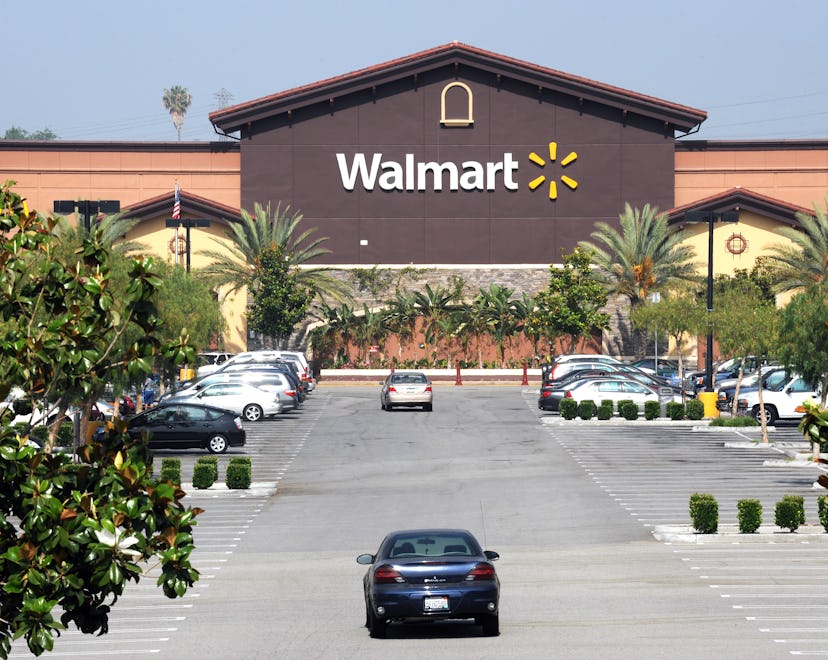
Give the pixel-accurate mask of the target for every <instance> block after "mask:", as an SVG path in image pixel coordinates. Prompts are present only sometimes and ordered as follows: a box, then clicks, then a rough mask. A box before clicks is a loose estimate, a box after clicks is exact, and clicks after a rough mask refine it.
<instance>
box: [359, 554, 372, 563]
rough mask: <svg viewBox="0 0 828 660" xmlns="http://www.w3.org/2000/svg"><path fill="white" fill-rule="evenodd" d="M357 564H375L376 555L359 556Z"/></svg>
mask: <svg viewBox="0 0 828 660" xmlns="http://www.w3.org/2000/svg"><path fill="white" fill-rule="evenodd" d="M356 561H357V564H373V563H374V555H370V554H364V555H359V556H358V557H357V558H356Z"/></svg>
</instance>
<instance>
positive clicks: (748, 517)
mask: <svg viewBox="0 0 828 660" xmlns="http://www.w3.org/2000/svg"><path fill="white" fill-rule="evenodd" d="M736 509H737V517H738V520H739V531H740V532H741V533H742V534H753V533H754V532H755V531H756V530H757V529H759V526H760V525H761V524H762V503H761V502H760V501H759V500H739V501H738V502H736Z"/></svg>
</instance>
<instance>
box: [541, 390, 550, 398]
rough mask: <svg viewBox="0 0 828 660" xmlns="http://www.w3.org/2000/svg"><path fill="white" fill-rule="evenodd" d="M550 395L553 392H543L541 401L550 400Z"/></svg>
mask: <svg viewBox="0 0 828 660" xmlns="http://www.w3.org/2000/svg"><path fill="white" fill-rule="evenodd" d="M550 394H551V392H550V391H549V390H541V399H547V398H549V395H550Z"/></svg>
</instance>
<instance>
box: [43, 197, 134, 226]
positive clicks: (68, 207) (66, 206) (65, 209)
mask: <svg viewBox="0 0 828 660" xmlns="http://www.w3.org/2000/svg"><path fill="white" fill-rule="evenodd" d="M52 210H53V211H54V213H60V214H61V215H68V214H69V213H77V214H78V215H79V216H80V217H81V218H82V219H83V226H84V227H85V228H86V230H87V231H89V230H90V229H91V228H92V217H93V216H97V215H98V213H107V214H110V213H118V212H119V211H120V210H121V202H120V200H117V199H99V200H98V201H88V200H78V201H75V200H72V199H56V200H55V201H54V204H53V206H52Z"/></svg>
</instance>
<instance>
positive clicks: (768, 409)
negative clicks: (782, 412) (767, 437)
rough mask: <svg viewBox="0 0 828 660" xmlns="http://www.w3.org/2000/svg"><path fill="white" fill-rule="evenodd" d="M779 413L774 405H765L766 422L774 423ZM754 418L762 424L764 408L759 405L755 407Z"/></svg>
mask: <svg viewBox="0 0 828 660" xmlns="http://www.w3.org/2000/svg"><path fill="white" fill-rule="evenodd" d="M778 418H779V415H778V414H777V413H776V408H774V407H773V406H765V424H773V423H774V422H775V421H776V420H777V419H778ZM753 419H755V420H756V421H757V422H759V423H760V424H761V423H762V409H761V408H760V407H759V406H754V407H753Z"/></svg>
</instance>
